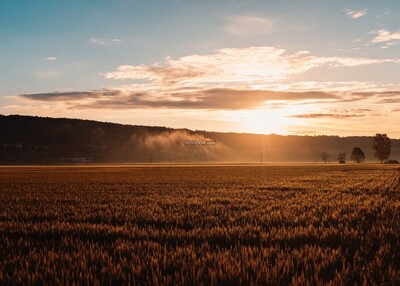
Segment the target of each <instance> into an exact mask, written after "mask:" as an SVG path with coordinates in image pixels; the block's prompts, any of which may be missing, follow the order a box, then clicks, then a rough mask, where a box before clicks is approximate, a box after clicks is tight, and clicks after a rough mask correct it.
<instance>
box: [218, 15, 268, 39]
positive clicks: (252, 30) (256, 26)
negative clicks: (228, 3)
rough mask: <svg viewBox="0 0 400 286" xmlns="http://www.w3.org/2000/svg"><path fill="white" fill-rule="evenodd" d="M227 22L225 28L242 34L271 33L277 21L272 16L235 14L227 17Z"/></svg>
mask: <svg viewBox="0 0 400 286" xmlns="http://www.w3.org/2000/svg"><path fill="white" fill-rule="evenodd" d="M226 20H227V23H226V24H225V25H224V26H223V30H224V31H226V32H228V33H230V34H233V35H240V36H249V35H262V34H268V33H271V32H272V31H273V30H274V27H275V21H274V20H272V19H270V18H265V17H260V16H255V15H235V16H229V17H226Z"/></svg>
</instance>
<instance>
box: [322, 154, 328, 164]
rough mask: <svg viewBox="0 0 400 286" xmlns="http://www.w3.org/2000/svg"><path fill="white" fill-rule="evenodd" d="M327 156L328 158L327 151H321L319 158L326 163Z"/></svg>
mask: <svg viewBox="0 0 400 286" xmlns="http://www.w3.org/2000/svg"><path fill="white" fill-rule="evenodd" d="M328 158H329V154H328V152H322V153H321V160H322V161H324V163H325V164H326V161H328Z"/></svg>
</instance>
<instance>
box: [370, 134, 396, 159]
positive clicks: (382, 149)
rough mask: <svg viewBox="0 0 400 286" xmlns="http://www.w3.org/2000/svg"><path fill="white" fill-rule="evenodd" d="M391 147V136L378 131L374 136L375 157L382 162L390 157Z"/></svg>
mask: <svg viewBox="0 0 400 286" xmlns="http://www.w3.org/2000/svg"><path fill="white" fill-rule="evenodd" d="M391 147H392V146H391V143H390V138H389V137H387V135H386V134H380V133H377V134H376V135H375V136H374V141H373V145H372V148H374V150H375V157H376V158H377V159H378V160H380V161H381V164H382V163H383V161H384V160H386V159H388V158H389V155H390V151H391Z"/></svg>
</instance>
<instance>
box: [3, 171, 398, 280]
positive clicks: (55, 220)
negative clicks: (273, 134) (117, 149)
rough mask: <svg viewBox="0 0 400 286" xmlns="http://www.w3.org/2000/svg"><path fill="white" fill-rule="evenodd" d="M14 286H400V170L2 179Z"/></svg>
mask: <svg viewBox="0 0 400 286" xmlns="http://www.w3.org/2000/svg"><path fill="white" fill-rule="evenodd" d="M0 256H1V260H0V282H1V285H400V169H399V168H396V167H393V166H380V165H367V164H366V165H334V164H332V165H329V164H327V165H326V166H325V165H285V166H283V165H282V166H279V165H270V166H239V165H238V166H229V165H225V166H212V165H211V166H205V165H204V166H201V165H200V166H179V165H178V166H172V165H171V166H157V165H155V166H75V167H72V166H71V167H68V166H59V167H2V168H0Z"/></svg>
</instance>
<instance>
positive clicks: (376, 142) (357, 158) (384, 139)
mask: <svg viewBox="0 0 400 286" xmlns="http://www.w3.org/2000/svg"><path fill="white" fill-rule="evenodd" d="M372 148H373V149H374V151H375V154H374V155H375V157H376V158H377V159H378V160H379V161H380V163H381V164H382V163H384V162H385V163H398V162H397V160H388V159H389V156H390V153H391V148H392V145H391V142H390V138H389V137H388V136H387V134H381V133H377V134H375V136H374V137H373V141H372ZM329 157H330V155H329V153H328V152H323V153H321V160H322V161H323V162H324V163H325V164H326V162H328V160H329ZM337 160H338V162H339V163H341V164H342V163H346V161H347V153H346V152H340V153H339V154H338V155H337ZM350 160H352V161H354V162H355V163H362V162H364V161H365V154H364V151H363V150H362V149H361V148H360V147H354V148H353V150H352V151H351V155H350ZM386 160H388V161H386Z"/></svg>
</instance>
